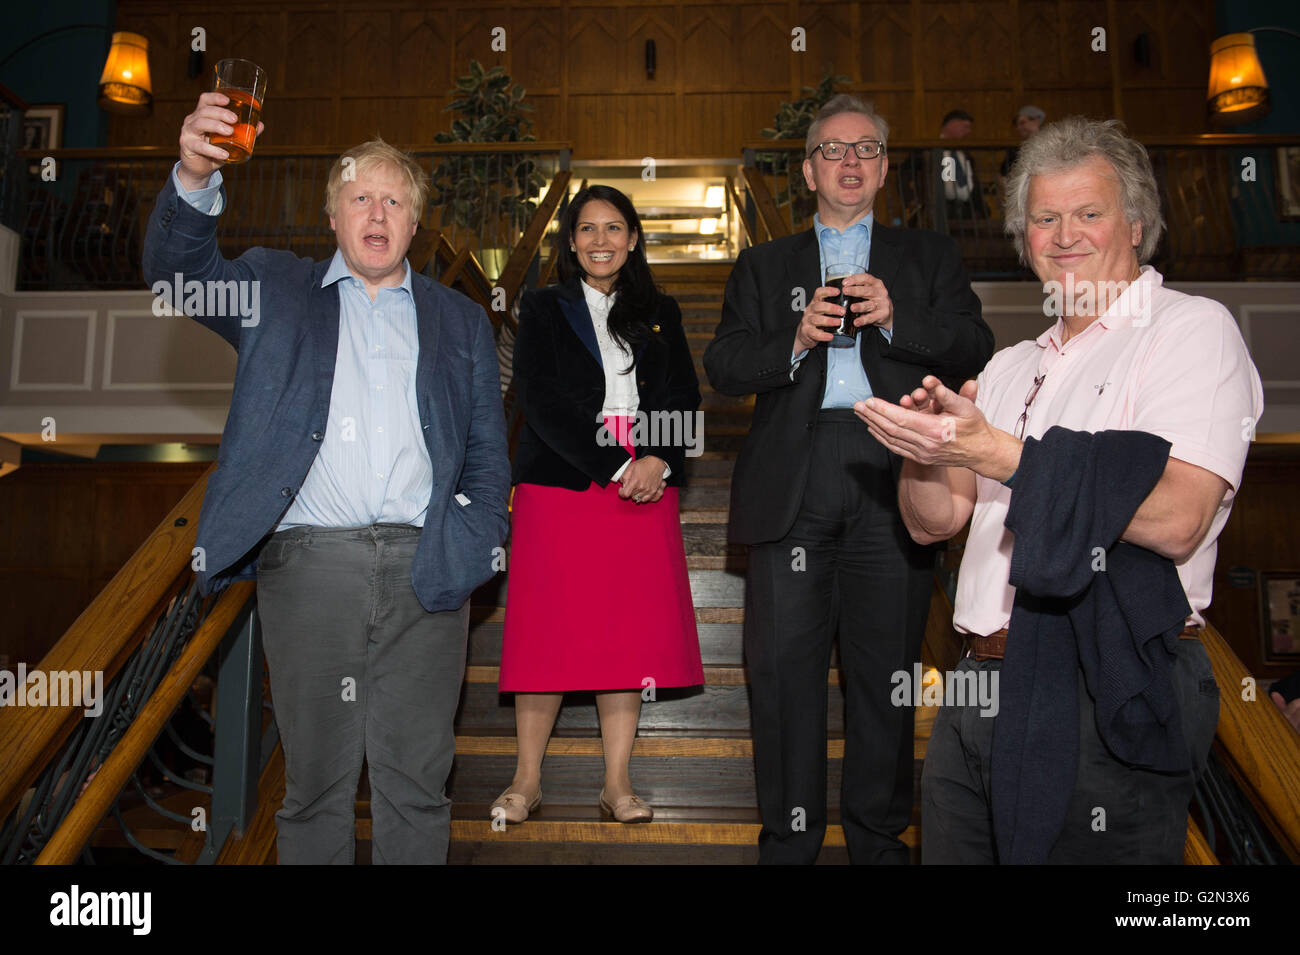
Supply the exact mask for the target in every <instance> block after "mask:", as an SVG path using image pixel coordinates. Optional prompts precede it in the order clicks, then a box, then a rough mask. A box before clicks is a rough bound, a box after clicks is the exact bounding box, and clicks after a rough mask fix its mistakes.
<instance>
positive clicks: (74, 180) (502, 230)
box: [14, 143, 569, 291]
mask: <svg viewBox="0 0 1300 955" xmlns="http://www.w3.org/2000/svg"><path fill="white" fill-rule="evenodd" d="M341 152H342V150H339V149H290V148H278V149H277V148H266V149H262V150H259V151H258V152H257V153H256V154H255V155H254V156H253V158H252V160H251V161H249V162H248V163H246V164H243V165H241V166H232V167H227V168H226V169H224V170H223V171H222V176H223V178H224V180H225V184H226V197H227V205H226V208H225V210H224V211H223V212H222V221H221V229H220V233H219V237H220V243H221V250H222V253H223V254H224V255H225V256H226V257H228V258H234V257H236V256H238V255H239V254H240V253H242V252H243V251H245V250H246V249H249V248H251V247H253V246H258V245H266V246H272V247H274V248H277V249H287V250H289V251H292V252H296V253H298V254H300V255H305V256H310V257H312V258H321V257H324V256H328V255H330V254H332V253H333V251H334V248H335V240H334V233H333V231H332V230H331V229H330V227H329V219H328V217H327V216H326V215H325V211H324V202H325V182H326V178H327V177H328V175H329V169H330V166H331V165H332V164H333V162H334V160H335V159H336V158H337V157H338V156H339V155H340V153H341ZM411 154H412V155H413V156H414V157H415V159H416V160H417V161H418V162H419V163H420V165H421V166H422V167H423V168H424V169H425V170H426V171H428V172H429V173H430V174H431V176H432V181H433V187H434V188H433V190H432V191H431V193H430V198H429V204H428V205H427V207H426V208H425V210H424V213H423V215H422V217H421V224H422V225H423V226H425V227H426V228H431V229H438V230H439V231H440V232H441V234H442V235H443V236H445V237H446V238H447V240H448V241H449V242H450V243H451V245H452V246H454V247H455V248H456V249H459V250H468V251H469V252H471V253H472V254H473V255H474V257H475V260H476V261H478V262H479V263H481V264H482V266H483V270H484V272H485V273H486V275H487V277H488V278H489V279H492V280H496V279H497V277H498V276H499V275H500V273H501V271H502V270H503V269H504V267H505V263H506V259H507V258H508V256H509V254H510V251H511V250H512V249H513V248H515V247H516V245H517V244H518V242H519V240H520V238H521V237H522V236H523V234H524V231H525V229H526V228H527V226H528V224H529V222H530V221H532V219H533V214H534V212H535V210H536V208H537V206H538V204H539V202H540V201H541V199H542V198H543V197H544V195H545V192H546V190H547V188H548V187H549V184H550V183H551V182H553V181H554V180H555V177H556V175H557V173H559V172H561V171H563V170H567V169H568V166H569V147H568V144H566V143H502V144H497V143H486V144H454V145H446V146H429V147H419V148H416V149H414V150H412V151H411ZM46 155H47V154H41V155H37V154H35V153H30V152H23V153H21V154H20V156H21V157H22V158H23V161H24V162H26V163H28V164H32V165H33V168H36V169H37V170H38V172H37V173H32V174H29V175H28V178H27V180H26V182H25V183H24V188H25V194H24V196H23V199H22V201H21V202H20V206H19V214H18V215H17V217H16V220H15V224H14V228H15V229H16V230H17V231H18V232H19V234H20V236H21V239H22V254H21V258H20V264H19V274H18V289H19V290H20V291H40V290H74V289H124V288H139V287H141V283H142V282H143V279H142V277H141V271H140V261H141V251H142V249H143V243H144V233H145V229H146V227H147V225H148V222H149V215H150V213H151V212H152V211H153V203H154V201H155V199H156V198H157V195H158V192H159V190H160V189H161V188H162V186H163V184H164V182H165V180H166V177H167V176H168V175H169V174H170V170H171V168H172V166H173V164H174V163H175V162H176V156H175V152H174V150H167V149H159V148H152V147H150V148H139V149H64V150H55V151H52V152H50V153H48V156H49V157H50V158H52V159H53V160H54V161H55V166H54V170H55V178H54V179H53V180H52V181H46V179H43V178H42V177H41V175H40V174H39V168H40V166H39V164H40V163H41V161H42V160H43V159H44V158H45V157H46Z"/></svg>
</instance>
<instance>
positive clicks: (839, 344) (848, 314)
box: [824, 262, 866, 348]
mask: <svg viewBox="0 0 1300 955" xmlns="http://www.w3.org/2000/svg"><path fill="white" fill-rule="evenodd" d="M865 271H866V269H864V268H863V267H862V266H860V265H858V264H857V263H856V262H834V263H832V264H831V265H828V266H826V284H827V286H829V287H830V288H833V289H836V290H837V291H838V292H839V295H837V296H834V297H832V298H828V299H827V300H826V301H828V302H831V303H833V304H835V305H840V306H843V308H844V315H843V316H842V317H841V318H840V320H839V321H838V322H837V323H835V324H833V325H826V326H824V327H825V328H826V330H827V331H828V332H830V333H831V335H833V336H834V337H833V338H831V340H830V341H829V342H827V343H826V344H827V345H829V346H830V347H831V348H852V347H853V344H854V343H855V342H856V341H857V337H858V326H856V325H854V324H853V319H855V318H857V315H856V314H855V313H854V311H853V309H852V308H850V306H851V305H852V304H853V303H854V302H860V301H862V299H860V298H858V297H857V296H854V295H846V294H845V293H844V280H845V279H846V278H848V277H849V276H850V275H859V274H861V273H862V272H865ZM828 317H829V316H828Z"/></svg>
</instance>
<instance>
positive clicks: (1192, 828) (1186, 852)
mask: <svg viewBox="0 0 1300 955" xmlns="http://www.w3.org/2000/svg"><path fill="white" fill-rule="evenodd" d="M1218 864H1219V859H1218V857H1217V856H1215V854H1214V852H1213V851H1212V850H1211V849H1210V844H1209V843H1208V842H1206V841H1205V833H1203V832H1201V827H1200V826H1198V825H1197V824H1196V820H1195V819H1193V818H1192V817H1191V816H1188V817H1187V838H1186V839H1185V840H1184V842H1183V865H1218Z"/></svg>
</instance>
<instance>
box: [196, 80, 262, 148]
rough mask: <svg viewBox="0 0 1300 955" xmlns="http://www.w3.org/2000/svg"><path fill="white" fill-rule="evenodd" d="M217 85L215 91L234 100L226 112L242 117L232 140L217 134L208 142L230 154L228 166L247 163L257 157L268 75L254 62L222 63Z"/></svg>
mask: <svg viewBox="0 0 1300 955" xmlns="http://www.w3.org/2000/svg"><path fill="white" fill-rule="evenodd" d="M215 73H216V85H215V86H213V87H212V88H213V89H214V90H215V91H216V92H218V93H225V94H226V95H227V96H229V97H230V102H229V103H227V104H226V109H228V110H230V111H231V112H232V113H235V114H236V115H238V117H239V118H238V119H237V120H235V122H234V123H233V124H232V125H233V126H234V130H235V131H234V132H233V133H231V134H230V135H229V136H222V135H220V134H219V133H213V134H212V135H211V136H209V137H208V142H210V143H212V145H214V146H220V147H221V148H222V149H224V150H225V151H226V152H228V153H230V158H229V159H227V160H226V162H228V163H237V162H247V161H248V158H249V157H250V156H252V155H253V140H254V139H256V138H257V121H258V120H259V119H260V118H261V116H262V99H263V97H265V96H266V71H265V70H263V69H262V68H261V67H260V66H258V65H257V64H256V63H254V62H252V61H251V60H222V61H221V62H219V63H218V64H217V65H216V67H215Z"/></svg>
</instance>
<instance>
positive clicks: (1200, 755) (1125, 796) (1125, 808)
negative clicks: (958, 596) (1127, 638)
mask: <svg viewBox="0 0 1300 955" xmlns="http://www.w3.org/2000/svg"><path fill="white" fill-rule="evenodd" d="M1176 649H1177V656H1176V657H1175V658H1174V672H1173V682H1174V691H1175V693H1176V694H1177V695H1178V706H1179V709H1180V715H1181V717H1182V723H1183V736H1184V738H1185V739H1186V740H1187V745H1188V747H1189V748H1190V750H1191V755H1192V762H1193V768H1192V771H1191V772H1186V773H1158V772H1154V771H1152V770H1146V769H1135V768H1133V767H1131V766H1127V765H1125V764H1124V763H1121V762H1120V761H1119V760H1117V759H1116V758H1115V757H1114V756H1112V755H1111V754H1110V751H1109V750H1108V749H1107V748H1106V744H1105V743H1104V742H1103V741H1102V739H1101V736H1100V735H1099V734H1098V732H1097V720H1096V716H1095V714H1094V706H1093V701H1092V697H1090V696H1089V695H1088V688H1087V685H1086V684H1085V683H1084V680H1083V672H1082V670H1080V671H1079V675H1078V681H1079V768H1078V776H1077V778H1076V780H1075V784H1074V791H1073V793H1072V794H1071V797H1070V805H1069V808H1068V810H1067V812H1066V820H1065V827H1064V829H1063V830H1062V831H1061V835H1060V836H1059V837H1058V838H1057V840H1056V844H1055V845H1054V846H1053V847H1052V850H1051V852H1050V853H1049V854H1048V857H1047V862H1048V864H1049V865H1181V864H1182V861H1183V844H1184V842H1185V841H1186V838H1187V809H1188V805H1189V803H1190V802H1191V799H1192V792H1193V790H1194V789H1195V788H1196V781H1197V779H1198V778H1199V777H1200V775H1201V773H1202V772H1204V770H1205V763H1206V760H1207V759H1208V757H1209V753H1210V745H1211V744H1212V743H1213V742H1214V731H1215V728H1216V727H1217V726H1218V720H1219V688H1218V685H1217V684H1216V683H1215V681H1214V672H1213V671H1212V670H1211V668H1210V659H1209V657H1208V656H1207V655H1206V653H1205V647H1203V646H1201V642H1200V641H1199V640H1179V641H1178V643H1177V648H1176ZM1001 668H1002V661H1001V660H982V661H976V660H974V659H972V658H970V657H966V658H965V659H963V660H962V661H961V662H960V663H959V664H958V665H957V670H958V671H959V672H963V671H967V670H974V671H976V672H977V673H980V674H981V678H983V677H985V676H986V675H987V674H988V673H990V672H992V671H994V670H1001ZM997 721H998V717H996V716H981V715H980V707H979V706H978V705H975V706H970V705H968V706H945V707H943V708H942V709H941V710H940V711H939V715H938V717H937V718H936V719H935V721H934V727H933V729H932V730H931V731H930V742H929V744H928V746H927V747H926V753H925V769H924V771H923V772H922V774H921V861H922V862H923V863H925V864H926V865H932V864H936V863H937V864H940V865H991V864H995V863H996V862H997V861H998V853H997V845H996V841H995V838H994V832H993V819H992V804H991V794H992V773H991V771H990V764H991V762H992V754H993V735H994V733H996V732H997ZM1099 810H1102V811H1103V812H1099Z"/></svg>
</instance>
